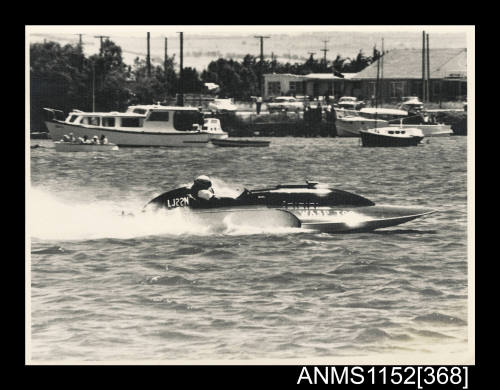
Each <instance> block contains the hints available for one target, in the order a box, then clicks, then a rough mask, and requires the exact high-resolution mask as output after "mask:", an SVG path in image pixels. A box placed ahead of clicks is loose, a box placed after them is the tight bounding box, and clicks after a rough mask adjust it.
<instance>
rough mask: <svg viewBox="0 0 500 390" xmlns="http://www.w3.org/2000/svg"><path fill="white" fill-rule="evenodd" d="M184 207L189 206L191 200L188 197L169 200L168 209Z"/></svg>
mask: <svg viewBox="0 0 500 390" xmlns="http://www.w3.org/2000/svg"><path fill="white" fill-rule="evenodd" d="M184 206H189V198H188V197H187V196H185V197H183V198H173V199H167V207H168V208H172V207H184Z"/></svg>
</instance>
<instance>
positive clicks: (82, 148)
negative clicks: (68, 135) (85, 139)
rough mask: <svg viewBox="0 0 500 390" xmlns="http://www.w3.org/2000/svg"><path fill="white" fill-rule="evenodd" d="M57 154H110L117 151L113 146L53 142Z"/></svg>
mask: <svg viewBox="0 0 500 390" xmlns="http://www.w3.org/2000/svg"><path fill="white" fill-rule="evenodd" d="M54 144H55V147H56V151H58V152H110V151H115V150H118V149H119V148H118V146H117V145H115V144H106V145H100V144H99V145H97V144H74V143H70V142H59V141H57V142H54Z"/></svg>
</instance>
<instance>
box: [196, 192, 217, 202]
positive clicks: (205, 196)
mask: <svg viewBox="0 0 500 390" xmlns="http://www.w3.org/2000/svg"><path fill="white" fill-rule="evenodd" d="M212 196H214V194H212V192H210V191H208V190H200V191H198V198H200V199H204V200H209V199H210V198H211V197H212Z"/></svg>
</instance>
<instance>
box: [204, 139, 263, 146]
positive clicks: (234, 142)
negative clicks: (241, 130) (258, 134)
mask: <svg viewBox="0 0 500 390" xmlns="http://www.w3.org/2000/svg"><path fill="white" fill-rule="evenodd" d="M210 141H211V142H212V143H213V144H214V145H217V146H225V147H245V146H251V147H263V146H269V144H270V143H271V141H259V140H250V139H211V140H210Z"/></svg>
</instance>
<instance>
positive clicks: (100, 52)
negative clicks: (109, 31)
mask: <svg viewBox="0 0 500 390" xmlns="http://www.w3.org/2000/svg"><path fill="white" fill-rule="evenodd" d="M94 38H99V39H100V41H101V46H100V49H99V55H100V56H102V42H103V41H102V40H103V39H104V38H109V36H107V35H96V36H94Z"/></svg>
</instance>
